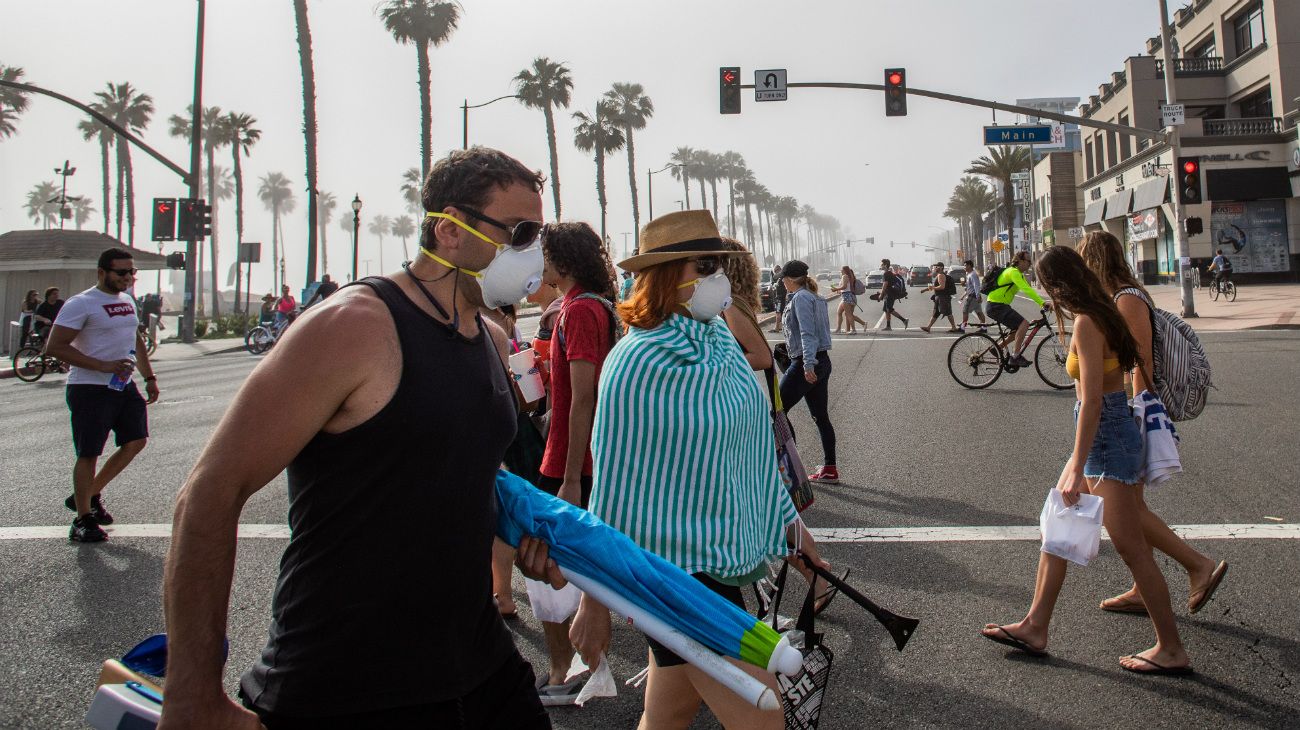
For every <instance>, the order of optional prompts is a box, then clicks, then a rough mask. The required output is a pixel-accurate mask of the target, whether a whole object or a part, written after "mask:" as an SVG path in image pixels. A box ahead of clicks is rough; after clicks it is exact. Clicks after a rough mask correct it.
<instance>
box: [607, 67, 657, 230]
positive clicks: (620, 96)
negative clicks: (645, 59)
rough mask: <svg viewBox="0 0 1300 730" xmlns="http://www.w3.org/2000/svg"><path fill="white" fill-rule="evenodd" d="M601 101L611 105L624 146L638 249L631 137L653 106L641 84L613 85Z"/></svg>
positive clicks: (638, 212)
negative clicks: (620, 130)
mask: <svg viewBox="0 0 1300 730" xmlns="http://www.w3.org/2000/svg"><path fill="white" fill-rule="evenodd" d="M605 99H607V100H609V101H610V102H611V108H610V111H611V115H612V117H613V119H614V122H615V123H616V124H618V126H619V127H621V128H622V130H623V138H624V140H625V141H626V142H627V183H628V187H630V188H631V189H632V230H633V240H635V241H636V246H637V248H638V249H639V248H640V247H641V204H640V202H639V201H638V200H637V197H636V142H635V140H634V138H633V136H632V133H633V132H634V131H636V130H638V129H645V125H646V122H647V121H648V120H649V119H650V117H652V116H654V113H655V105H654V102H653V101H651V100H650V97H648V96H646V95H645V88H644V87H642V86H641V84H625V83H615V84H614V88H612V89H610V90H609V91H606V92H605Z"/></svg>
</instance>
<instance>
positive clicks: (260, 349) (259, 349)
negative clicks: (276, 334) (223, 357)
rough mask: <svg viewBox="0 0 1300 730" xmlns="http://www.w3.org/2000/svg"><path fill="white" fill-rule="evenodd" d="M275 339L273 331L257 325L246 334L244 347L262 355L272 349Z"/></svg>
mask: <svg viewBox="0 0 1300 730" xmlns="http://www.w3.org/2000/svg"><path fill="white" fill-rule="evenodd" d="M274 342H275V340H274V339H272V338H271V332H270V331H269V330H267V329H266V328H265V327H262V326H260V325H259V326H257V327H254V328H253V329H251V330H249V331H248V334H246V335H244V348H245V349H247V350H248V351H249V352H250V353H252V354H254V355H261V354H262V353H264V352H266V351H267V350H269V349H271V345H272V343H274Z"/></svg>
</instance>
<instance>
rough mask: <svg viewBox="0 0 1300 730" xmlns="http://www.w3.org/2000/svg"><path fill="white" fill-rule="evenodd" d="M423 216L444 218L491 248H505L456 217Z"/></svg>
mask: <svg viewBox="0 0 1300 730" xmlns="http://www.w3.org/2000/svg"><path fill="white" fill-rule="evenodd" d="M424 215H425V217H426V218H446V219H447V220H449V221H451V222H452V223H455V224H456V225H458V226H460V227H461V228H464V229H465V230H467V231H469V232H470V233H473V234H474V235H475V236H478V237H479V238H480V239H481V240H483V241H485V242H487V243H490V244H492V245H493V246H496V247H497V248H498V249H502V248H505V245H504V244H500V243H497V242H496V241H493V240H492V239H490V238H488V237H487V236H485V235H484V234H483V233H482V231H479V230H476V229H475V228H473V227H471V226H470V225H469V224H468V223H466V222H465V221H463V220H461V219H459V218H457V217H456V216H453V215H447V214H446V213H425V214H424ZM446 265H447V266H451V264H446ZM453 268H454V267H453Z"/></svg>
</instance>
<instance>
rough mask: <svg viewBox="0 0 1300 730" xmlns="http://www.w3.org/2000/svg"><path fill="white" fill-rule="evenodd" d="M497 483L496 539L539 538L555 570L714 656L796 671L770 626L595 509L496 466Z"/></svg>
mask: <svg viewBox="0 0 1300 730" xmlns="http://www.w3.org/2000/svg"><path fill="white" fill-rule="evenodd" d="M496 486H497V500H498V502H499V509H498V515H497V535H498V536H499V537H500V538H501V539H502V540H504V541H506V542H508V543H510V544H511V545H513V546H516V547H518V545H519V540H520V538H522V537H523V536H525V535H528V536H531V537H535V538H538V539H540V540H542V541H543V542H545V543H546V544H547V545H548V546H549V547H550V556H551V558H552V559H553V560H555V562H556V563H557V564H558V565H559V566H560V567H561V568H562V569H565V570H566V571H569V572H573V573H577V574H579V575H581V576H584V577H586V578H590V579H591V580H593V581H596V582H597V583H599V584H601V585H603V586H604V587H605V588H607V589H609V591H611V592H613V593H614V594H617V595H618V596H620V597H622V598H623V599H625V600H626V601H628V602H630V603H631V604H633V605H634V606H635V607H637V608H639V609H640V610H641V611H643V612H644V613H645V614H648V615H650V616H653V617H654V618H655V619H658V620H659V621H662V622H663V623H664V624H666V625H667V626H669V627H671V628H672V629H675V630H676V631H679V632H681V633H682V634H685V635H686V636H687V637H689V638H691V639H693V640H695V641H697V642H699V643H700V644H703V645H704V646H706V647H708V648H709V649H712V650H713V651H715V652H717V653H719V654H722V655H724V656H729V657H733V658H736V659H739V660H741V661H744V662H747V663H749V664H753V665H755V666H758V667H762V668H764V669H767V670H768V671H776V670H781V671H782V672H783V673H793V672H795V671H797V670H798V667H799V666H800V664H801V662H802V656H801V654H800V653H799V651H798V650H797V649H794V648H793V647H791V646H790V644H789V642H788V641H782V637H781V635H780V634H778V633H777V632H776V631H774V630H773V629H772V627H771V626H768V625H767V624H765V623H763V622H762V621H759V620H758V619H756V618H754V617H753V616H750V615H749V614H748V613H745V612H744V611H743V610H741V609H740V608H738V607H737V606H736V605H735V604H733V603H731V602H730V601H727V600H726V599H724V598H722V597H721V596H719V595H718V594H716V593H714V592H713V591H711V590H709V589H708V588H706V587H705V586H704V584H703V583H701V582H699V581H698V580H696V579H694V578H692V577H691V576H690V574H688V573H687V572H686V571H684V570H682V569H681V568H679V567H677V566H676V565H673V564H672V563H670V562H668V561H667V560H664V559H663V558H661V557H659V556H658V555H655V554H654V553H651V552H649V551H648V550H645V549H643V548H641V547H640V546H639V545H637V544H636V543H634V542H632V539H631V538H629V537H628V536H627V535H624V534H623V533H621V532H619V531H618V530H615V529H614V528H612V527H610V526H609V525H606V524H605V523H604V522H601V521H600V520H599V519H597V518H596V517H595V515H592V514H591V513H590V512H588V511H586V510H584V509H579V508H577V507H574V506H573V505H571V504H569V503H568V502H565V501H564V500H562V499H558V498H556V497H552V496H551V495H549V494H547V493H545V492H543V491H541V490H540V489H537V488H536V487H534V486H533V485H532V484H529V483H528V482H527V481H525V480H523V479H521V478H519V477H518V476H515V475H514V474H511V473H509V472H506V471H499V472H497V484H496ZM580 587H581V586H580ZM597 598H598V599H599V596H597ZM620 613H621V611H620ZM778 645H780V647H779V648H778ZM774 657H775V658H774Z"/></svg>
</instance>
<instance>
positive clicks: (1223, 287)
mask: <svg viewBox="0 0 1300 730" xmlns="http://www.w3.org/2000/svg"><path fill="white" fill-rule="evenodd" d="M1220 295H1222V296H1223V297H1224V298H1225V299H1227V300H1228V301H1230V302H1235V301H1237V285H1236V284H1234V283H1233V282H1232V280H1231V279H1228V280H1224V278H1223V275H1222V274H1217V273H1216V275H1215V277H1214V280H1213V282H1212V283H1211V284H1210V299H1213V300H1214V301H1216V302H1217V301H1219V296H1220Z"/></svg>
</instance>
